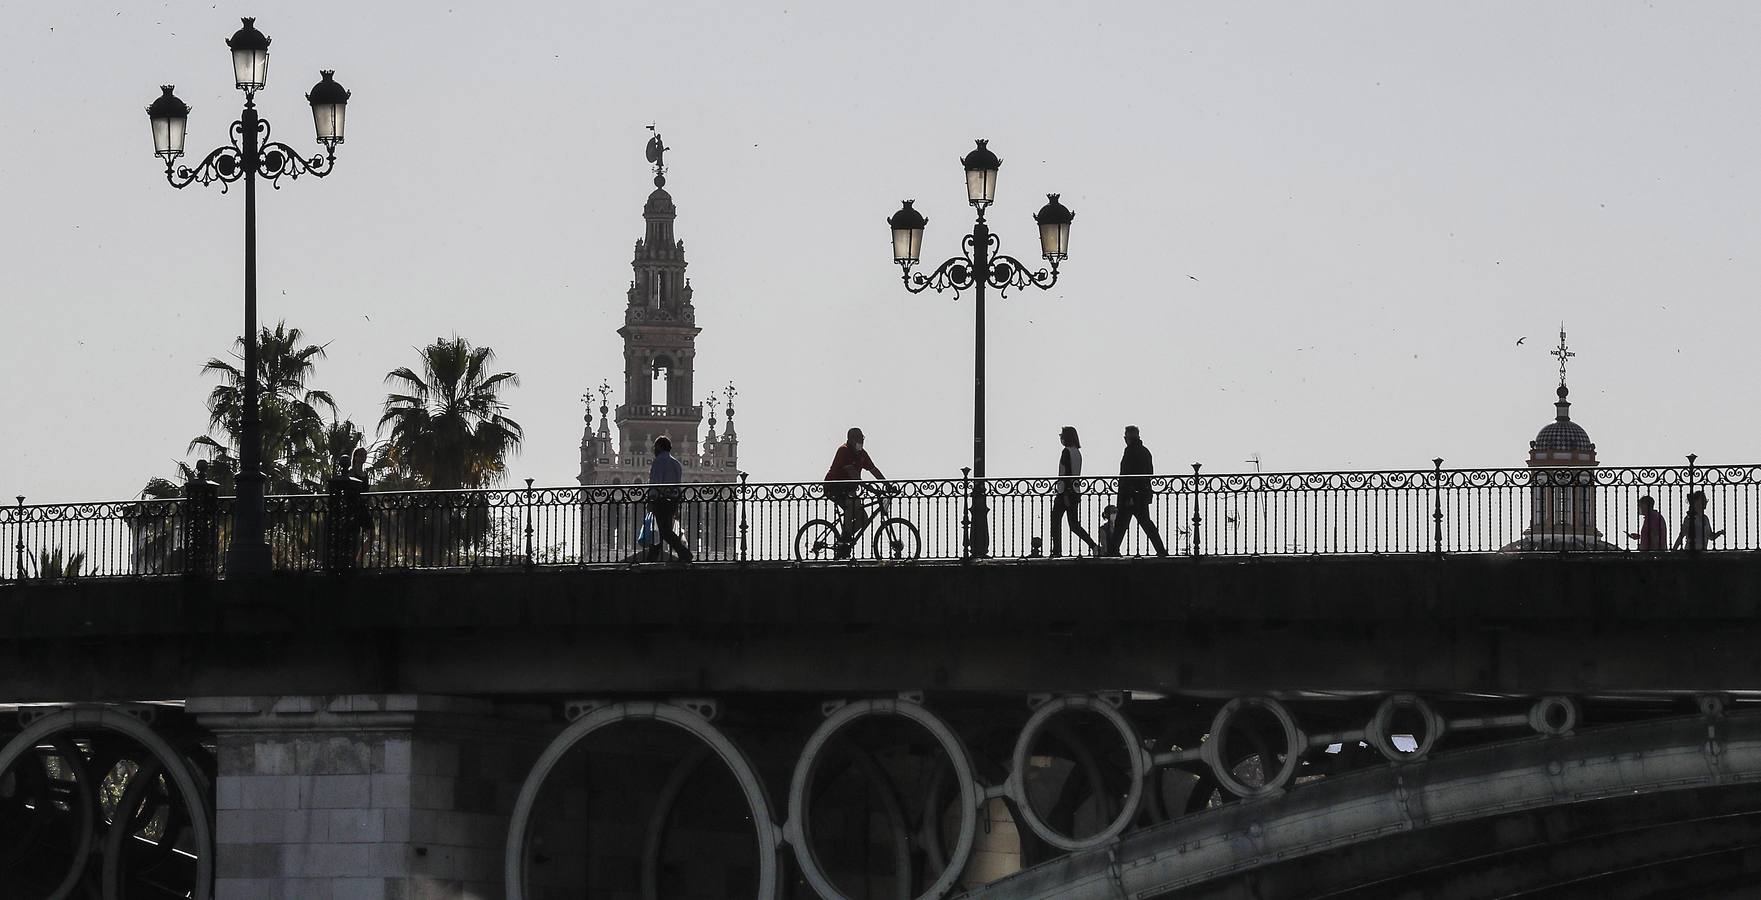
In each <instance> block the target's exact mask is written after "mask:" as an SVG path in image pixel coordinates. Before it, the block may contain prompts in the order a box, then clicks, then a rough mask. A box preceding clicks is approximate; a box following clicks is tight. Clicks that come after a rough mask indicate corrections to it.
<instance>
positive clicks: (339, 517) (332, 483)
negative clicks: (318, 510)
mask: <svg viewBox="0 0 1761 900" xmlns="http://www.w3.org/2000/svg"><path fill="white" fill-rule="evenodd" d="M324 488H325V492H324V571H326V572H330V573H333V574H334V573H337V572H347V571H351V570H353V569H354V568H355V564H356V559H355V554H356V548H357V547H358V546H359V545H360V534H361V529H360V525H359V521H358V520H357V518H356V515H355V513H356V511H357V510H358V508H359V505H360V496H361V485H360V482H359V481H357V480H356V479H354V478H351V477H349V470H348V461H347V458H346V457H338V458H337V460H336V474H334V475H332V476H330V478H328V479H327V480H326V481H325V482H324Z"/></svg>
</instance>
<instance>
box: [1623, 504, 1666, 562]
mask: <svg viewBox="0 0 1761 900" xmlns="http://www.w3.org/2000/svg"><path fill="white" fill-rule="evenodd" d="M1626 536H1627V537H1630V538H1632V539H1633V540H1635V541H1638V542H1639V549H1640V550H1667V549H1669V523H1668V522H1665V521H1663V514H1662V513H1660V512H1658V511H1657V501H1656V499H1654V498H1653V497H1652V496H1651V495H1649V494H1646V495H1645V496H1643V497H1640V498H1639V530H1638V531H1629V532H1627V535H1626Z"/></svg>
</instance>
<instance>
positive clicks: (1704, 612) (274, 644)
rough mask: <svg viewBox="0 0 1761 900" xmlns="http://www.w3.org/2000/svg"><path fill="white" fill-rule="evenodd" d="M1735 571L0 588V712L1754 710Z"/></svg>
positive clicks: (1534, 565)
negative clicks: (1299, 696)
mask: <svg viewBox="0 0 1761 900" xmlns="http://www.w3.org/2000/svg"><path fill="white" fill-rule="evenodd" d="M1756 646H1761V554H1757V553H1747V552H1743V553H1710V554H1705V555H1703V556H1698V557H1690V556H1685V555H1661V554H1660V555H1656V556H1649V555H1647V556H1640V555H1637V554H1628V555H1604V554H1562V555H1539V554H1484V555H1467V556H1461V555H1454V556H1447V557H1427V556H1391V557H1376V556H1359V557H1323V556H1312V557H1262V558H1250V559H1231V558H1199V559H1180V558H1176V559H1167V560H1121V561H1113V560H1088V559H1080V560H1061V561H1056V560H1047V561H1028V562H1022V561H1009V562H983V563H977V564H972V565H960V564H957V563H948V564H939V563H918V564H906V565H896V566H872V565H860V566H824V565H819V566H793V565H751V566H744V567H736V566H698V567H688V568H673V567H661V566H639V567H629V568H609V569H608V568H601V569H535V570H523V569H514V570H477V571H466V570H457V571H451V570H448V571H436V570H429V571H408V572H395V573H387V574H357V575H351V576H322V575H306V576H300V575H280V576H275V577H271V578H267V579H263V580H259V581H220V582H202V581H185V580H180V579H173V578H163V579H142V580H102V581H87V582H72V583H29V582H27V583H22V584H12V585H6V586H0V695H3V696H0V699H4V700H13V701H37V700H42V701H55V700H66V699H79V700H120V699H141V698H175V697H185V696H202V695H217V694H249V693H261V694H289V693H305V694H345V693H372V692H409V693H444V694H472V695H517V696H531V695H543V694H578V693H583V692H585V693H596V694H597V693H613V694H617V693H633V694H666V693H676V692H690V693H703V692H710V693H723V692H799V691H810V692H814V693H824V692H851V693H864V692H881V693H886V692H896V691H898V690H901V689H913V690H931V691H941V690H946V691H984V692H988V691H1003V692H1009V693H1020V692H1023V691H1064V690H1100V689H1132V690H1142V691H1155V692H1163V693H1188V694H1201V695H1202V694H1216V695H1235V694H1242V693H1256V692H1259V693H1267V692H1269V693H1274V694H1278V693H1289V692H1303V691H1332V692H1354V691H1364V692H1385V691H1388V690H1391V689H1401V690H1415V691H1433V692H1438V691H1440V692H1485V693H1499V694H1526V695H1534V694H1542V693H1573V694H1598V693H1615V694H1618V693H1624V692H1660V691H1661V692H1681V693H1693V692H1702V691H1738V690H1749V689H1756V688H1761V655H1758V654H1755V653H1754V652H1753V648H1755V647H1756Z"/></svg>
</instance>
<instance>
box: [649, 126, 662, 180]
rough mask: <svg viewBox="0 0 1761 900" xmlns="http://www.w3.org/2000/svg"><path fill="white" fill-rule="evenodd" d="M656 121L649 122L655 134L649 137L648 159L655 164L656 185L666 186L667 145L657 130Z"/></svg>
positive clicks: (651, 130)
mask: <svg viewBox="0 0 1761 900" xmlns="http://www.w3.org/2000/svg"><path fill="white" fill-rule="evenodd" d="M654 128H655V123H653V122H650V123H648V130H649V131H650V132H653V134H654V136H653V137H651V138H649V139H648V150H647V153H648V161H649V162H651V163H653V164H654V186H655V187H666V162H665V161H664V159H665V155H666V151H667V146H666V144H664V143H662V142H661V140H660V132H658V131H655V130H654Z"/></svg>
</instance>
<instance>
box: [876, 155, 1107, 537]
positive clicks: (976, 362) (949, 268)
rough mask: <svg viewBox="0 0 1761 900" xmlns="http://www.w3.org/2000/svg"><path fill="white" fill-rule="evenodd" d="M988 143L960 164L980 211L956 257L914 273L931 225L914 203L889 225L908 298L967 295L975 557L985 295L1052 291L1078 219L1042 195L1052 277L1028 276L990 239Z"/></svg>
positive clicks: (1043, 248)
mask: <svg viewBox="0 0 1761 900" xmlns="http://www.w3.org/2000/svg"><path fill="white" fill-rule="evenodd" d="M986 143H987V142H986V141H979V142H978V146H977V147H975V148H973V150H972V151H971V152H969V153H967V154H966V156H965V157H964V158H962V159H961V160H960V164H961V165H962V166H964V167H965V169H966V200H967V202H969V203H971V204H972V206H973V208H974V209H976V210H978V218H977V220H976V221H974V222H973V223H972V233H971V234H968V235H966V237H964V238H962V239H961V254H960V255H959V256H955V257H952V258H950V259H948V260H947V261H945V262H943V263H942V264H941V265H939V266H937V267H936V268H935V270H934V271H932V272H930V273H929V274H928V275H925V274H923V273H920V272H918V273H914V272H912V271H911V267H912V266H915V265H917V262H918V259H919V257H920V255H921V253H922V250H923V229H924V227H925V226H927V225H928V224H929V219H927V218H925V217H924V215H923V213H920V212H918V211H917V210H915V209H913V208H912V206H911V204H913V203H915V202H916V201H915V200H906V201H905V205H904V206H902V207H900V209H899V211H898V212H896V213H893V215H892V217H891V218H889V219H887V225H888V226H889V227H891V228H892V231H893V262H896V263H898V264H899V267H900V269H902V270H903V275H901V277H902V278H903V279H904V281H905V289H906V290H908V291H910V292H911V293H913V294H917V293H922V292H923V291H924V290H925V289H927V288H935V290H936V292H937V293H940V292H941V291H944V290H952V291H953V292H954V296H955V297H956V298H958V297H959V296H960V292H961V291H963V290H966V289H968V288H970V289H972V294H973V298H974V301H975V302H974V304H973V314H974V316H975V318H976V325H975V326H974V329H973V342H974V349H973V354H972V357H973V376H972V478H973V481H972V533H971V537H970V539H969V543H968V546H967V548H966V552H967V554H968V555H970V556H973V557H982V556H989V555H990V507H989V505H988V504H987V502H986V499H985V483H984V289H985V287H986V286H987V285H988V286H990V287H994V288H996V289H997V290H998V291H1000V292H1001V293H1002V295H1004V296H1006V295H1007V294H1008V293H1009V289H1010V288H1017V289H1024V288H1026V287H1028V286H1030V285H1031V286H1033V287H1037V288H1040V289H1042V290H1045V289H1049V288H1051V286H1052V285H1054V284H1057V283H1058V263H1059V262H1060V261H1062V260H1063V259H1064V258H1065V257H1066V256H1067V255H1068V252H1069V249H1070V223H1071V221H1073V220H1074V219H1075V218H1076V216H1075V215H1074V214H1073V213H1071V212H1070V210H1069V209H1068V208H1066V207H1065V206H1064V204H1062V203H1059V202H1058V195H1057V194H1047V195H1046V200H1047V202H1046V205H1045V206H1043V207H1041V208H1040V211H1039V212H1038V213H1036V214H1035V215H1034V217H1033V218H1034V221H1035V222H1038V223H1039V240H1040V252H1041V255H1042V256H1044V257H1045V258H1046V261H1047V262H1048V263H1050V264H1051V268H1050V269H1037V270H1034V269H1029V268H1028V266H1027V265H1026V264H1025V263H1023V262H1022V261H1021V260H1019V259H1016V258H1015V257H1013V256H1008V255H1005V254H1004V253H1002V252H1001V249H1000V248H1001V242H1000V241H998V239H997V236H996V235H994V234H991V227H990V225H989V224H988V223H986V222H985V219H984V211H985V209H986V207H989V206H990V205H991V202H992V201H993V200H995V199H996V196H997V170H998V169H1000V168H1002V165H1003V161H1002V160H1000V159H998V158H997V155H996V154H995V153H992V152H991V150H990V148H989V147H987V146H985V144H986Z"/></svg>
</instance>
